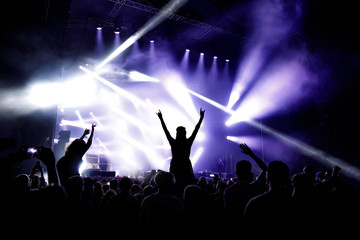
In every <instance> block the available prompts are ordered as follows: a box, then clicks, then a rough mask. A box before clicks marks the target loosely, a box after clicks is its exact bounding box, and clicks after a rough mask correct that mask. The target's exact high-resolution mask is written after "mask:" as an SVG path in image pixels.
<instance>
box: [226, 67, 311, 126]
mask: <svg viewBox="0 0 360 240" xmlns="http://www.w3.org/2000/svg"><path fill="white" fill-rule="evenodd" d="M309 79H310V77H309V75H308V73H307V72H306V70H305V69H304V68H303V67H302V65H301V62H299V61H298V60H293V61H291V62H287V60H283V61H280V62H278V63H277V64H275V65H273V66H272V67H271V68H270V69H269V70H268V71H267V72H265V73H264V75H263V77H262V78H261V79H259V80H258V81H257V82H256V84H255V85H254V86H253V88H252V89H251V92H249V93H248V94H247V96H246V98H245V99H244V100H243V101H242V103H241V104H240V106H239V107H238V108H237V109H236V114H233V115H232V116H231V118H230V119H229V120H228V121H227V122H226V125H228V126H230V125H232V124H235V123H237V122H241V121H246V120H247V119H256V118H260V117H266V116H268V115H270V114H272V113H274V112H276V111H280V110H281V109H287V108H289V107H292V106H293V104H294V103H297V102H299V99H301V98H302V97H303V96H304V95H303V92H302V89H303V86H304V85H305V84H306V83H307V82H308V81H309Z"/></svg>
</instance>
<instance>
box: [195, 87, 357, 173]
mask: <svg viewBox="0 0 360 240" xmlns="http://www.w3.org/2000/svg"><path fill="white" fill-rule="evenodd" d="M188 91H189V92H190V93H191V94H193V95H194V96H196V97H198V98H200V99H202V100H204V101H206V102H208V103H209V104H211V105H213V106H214V107H217V108H219V109H221V110H223V111H224V112H226V113H229V114H235V111H233V110H231V109H229V108H227V107H225V106H223V105H221V104H219V103H217V102H215V101H213V100H211V99H208V98H206V97H204V96H202V95H200V94H197V93H195V92H193V91H191V90H188ZM237 114H238V116H241V113H240V112H237ZM245 122H246V123H248V124H250V125H251V126H253V127H255V128H257V129H259V130H261V131H262V132H264V133H267V134H269V135H271V136H273V137H275V138H277V139H279V140H281V141H282V142H283V143H285V144H286V145H288V146H290V147H293V148H295V149H297V150H299V151H300V152H301V153H302V154H304V155H306V156H308V157H310V158H312V159H314V160H316V161H319V162H320V163H326V164H328V165H329V166H330V167H333V166H335V165H337V166H339V167H341V168H342V169H343V170H344V173H345V174H346V175H348V176H350V177H353V178H356V179H358V180H360V169H359V168H357V167H355V166H353V165H351V164H349V163H347V162H345V161H343V160H342V159H339V158H336V157H333V156H331V155H329V154H328V153H326V152H323V151H321V150H319V149H316V148H314V147H312V146H310V145H308V144H306V143H303V142H302V141H300V140H297V139H295V138H292V137H290V136H288V135H286V134H283V133H281V132H279V131H277V130H275V129H272V128H270V127H268V126H266V125H265V124H262V123H259V122H257V121H255V120H252V119H249V118H246V119H245ZM227 139H228V140H231V141H236V139H234V138H233V137H231V136H228V137H227Z"/></svg>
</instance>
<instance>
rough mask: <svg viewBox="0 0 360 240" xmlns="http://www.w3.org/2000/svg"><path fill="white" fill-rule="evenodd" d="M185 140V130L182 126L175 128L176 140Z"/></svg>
mask: <svg viewBox="0 0 360 240" xmlns="http://www.w3.org/2000/svg"><path fill="white" fill-rule="evenodd" d="M184 138H186V129H185V127H183V126H179V127H177V128H176V139H184Z"/></svg>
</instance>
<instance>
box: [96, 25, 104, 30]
mask: <svg viewBox="0 0 360 240" xmlns="http://www.w3.org/2000/svg"><path fill="white" fill-rule="evenodd" d="M102 28H103V25H102V23H98V24H97V25H96V29H97V30H99V31H100V30H102Z"/></svg>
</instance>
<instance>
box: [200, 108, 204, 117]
mask: <svg viewBox="0 0 360 240" xmlns="http://www.w3.org/2000/svg"><path fill="white" fill-rule="evenodd" d="M204 115H205V109H202V108H200V117H204Z"/></svg>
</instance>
